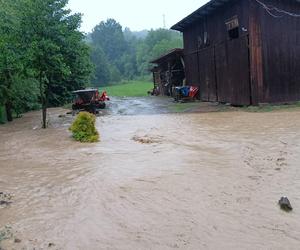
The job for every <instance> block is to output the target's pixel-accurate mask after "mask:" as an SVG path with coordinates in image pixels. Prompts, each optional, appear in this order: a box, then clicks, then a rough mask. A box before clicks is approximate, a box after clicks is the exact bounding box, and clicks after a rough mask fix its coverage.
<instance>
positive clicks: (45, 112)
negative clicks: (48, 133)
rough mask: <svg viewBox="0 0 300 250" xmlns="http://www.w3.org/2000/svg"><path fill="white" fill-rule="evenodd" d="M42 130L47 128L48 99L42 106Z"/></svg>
mask: <svg viewBox="0 0 300 250" xmlns="http://www.w3.org/2000/svg"><path fill="white" fill-rule="evenodd" d="M42 119H43V120H42V123H43V124H42V128H43V129H46V128H47V104H46V98H44V100H43V104H42Z"/></svg>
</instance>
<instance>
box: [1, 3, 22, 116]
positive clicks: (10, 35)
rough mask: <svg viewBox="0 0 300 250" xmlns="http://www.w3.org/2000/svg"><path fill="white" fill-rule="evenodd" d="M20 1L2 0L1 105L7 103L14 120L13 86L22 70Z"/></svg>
mask: <svg viewBox="0 0 300 250" xmlns="http://www.w3.org/2000/svg"><path fill="white" fill-rule="evenodd" d="M18 3H19V1H15V2H13V1H5V0H1V1H0V18H1V22H0V105H1V104H2V105H5V109H6V116H7V120H8V121H12V119H13V117H12V108H13V103H12V97H13V94H12V86H13V82H14V78H16V77H17V76H18V75H20V74H21V72H22V68H23V65H22V60H21V57H22V56H21V54H22V50H21V46H20V41H19V37H20V36H19V34H20V32H19V23H18V21H19V20H18V16H17V8H16V6H17V4H18Z"/></svg>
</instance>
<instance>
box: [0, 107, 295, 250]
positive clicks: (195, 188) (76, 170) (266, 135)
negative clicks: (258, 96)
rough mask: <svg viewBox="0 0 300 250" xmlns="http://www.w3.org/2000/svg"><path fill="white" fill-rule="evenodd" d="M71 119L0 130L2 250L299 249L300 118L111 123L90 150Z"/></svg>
mask: <svg viewBox="0 0 300 250" xmlns="http://www.w3.org/2000/svg"><path fill="white" fill-rule="evenodd" d="M63 112H64V111H63V110H60V109H52V110H50V117H51V120H50V121H51V124H50V125H51V128H49V129H47V130H46V131H42V130H40V129H39V126H40V113H36V112H33V113H29V114H26V115H25V116H24V117H23V118H22V119H19V120H16V121H15V122H14V123H13V124H10V125H4V126H0V142H1V144H0V192H5V193H9V194H12V195H13V197H12V204H10V205H9V206H5V207H0V230H1V229H3V228H4V226H6V225H9V226H10V227H11V229H10V230H11V232H12V233H13V235H14V237H17V238H18V239H21V242H20V243H14V242H13V240H14V238H12V239H10V240H6V241H4V242H2V243H1V244H2V245H0V246H1V247H2V248H4V249H22V248H24V249H34V248H35V249H48V248H49V249H70V250H71V249H122V250H123V249H126V250H127V249H128V250H132V249H299V246H300V212H299V211H300V197H299V191H300V167H299V162H300V154H299V152H300V111H291V112H282V111H281V112H273V113H246V112H225V113H207V114H160V115H154V114H148V115H142V114H141V115H138V116H124V115H108V116H105V117H99V118H98V119H97V127H98V129H99V131H100V133H101V140H102V141H101V143H98V144H93V145H83V144H78V143H76V142H73V141H72V139H71V138H70V135H69V133H68V131H67V128H68V126H69V124H70V122H71V117H66V118H58V115H59V114H62V113H63ZM283 195H287V196H288V197H289V198H290V200H291V203H292V205H293V207H294V210H293V212H291V213H285V212H283V211H281V210H280V209H279V207H278V205H277V202H278V199H279V198H280V197H281V196H283ZM49 243H51V244H50V245H49ZM49 246H50V247H49Z"/></svg>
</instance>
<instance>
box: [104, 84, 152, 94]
mask: <svg viewBox="0 0 300 250" xmlns="http://www.w3.org/2000/svg"><path fill="white" fill-rule="evenodd" d="M151 89H153V83H151V82H142V81H130V82H125V83H122V84H118V85H113V86H107V87H101V88H100V91H104V90H105V91H106V92H107V95H108V96H118V97H143V96H147V95H148V94H147V92H148V91H149V90H151Z"/></svg>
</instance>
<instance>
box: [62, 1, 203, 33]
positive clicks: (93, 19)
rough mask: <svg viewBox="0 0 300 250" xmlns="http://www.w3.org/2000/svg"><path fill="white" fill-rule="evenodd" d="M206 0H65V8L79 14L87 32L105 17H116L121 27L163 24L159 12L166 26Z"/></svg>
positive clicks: (139, 27) (83, 28)
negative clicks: (67, 0)
mask: <svg viewBox="0 0 300 250" xmlns="http://www.w3.org/2000/svg"><path fill="white" fill-rule="evenodd" d="M207 2H208V0H184V1H179V0H123V1H122V0H103V1H99V0H98V1H96V0H69V6H68V7H69V8H70V9H71V10H72V11H73V12H80V13H82V14H83V15H84V16H83V24H82V28H81V30H82V31H84V32H90V31H91V30H92V29H93V27H94V26H95V25H97V24H98V23H100V22H101V21H103V20H106V19H107V18H114V19H116V20H117V21H118V22H119V23H121V25H122V26H123V28H125V27H129V28H130V29H131V30H133V31H138V30H143V29H151V28H160V27H163V15H164V14H165V16H166V26H167V28H169V27H170V26H172V25H173V24H175V23H177V22H178V21H180V20H181V19H182V18H184V17H185V16H187V15H189V14H190V13H192V12H193V11H195V10H196V9H198V8H199V7H201V6H202V5H203V4H205V3H207Z"/></svg>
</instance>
